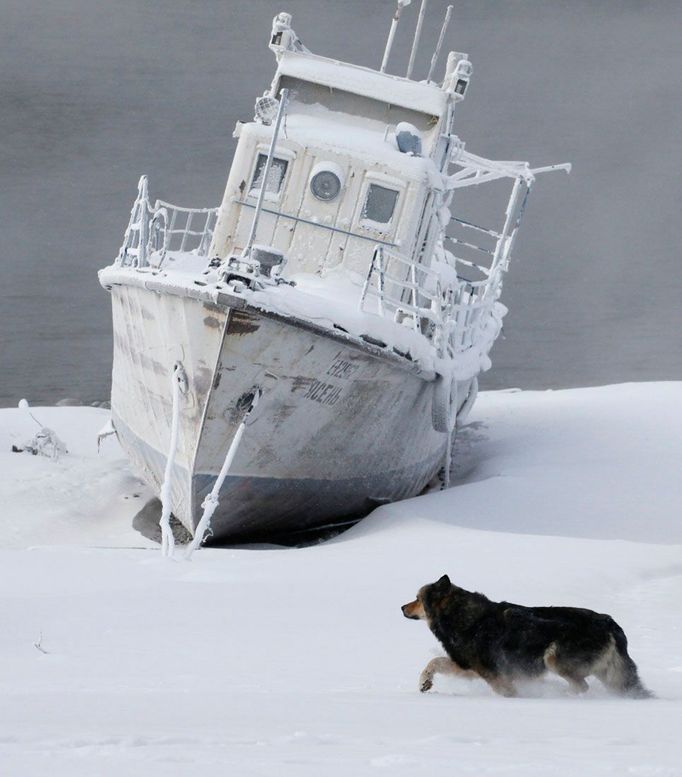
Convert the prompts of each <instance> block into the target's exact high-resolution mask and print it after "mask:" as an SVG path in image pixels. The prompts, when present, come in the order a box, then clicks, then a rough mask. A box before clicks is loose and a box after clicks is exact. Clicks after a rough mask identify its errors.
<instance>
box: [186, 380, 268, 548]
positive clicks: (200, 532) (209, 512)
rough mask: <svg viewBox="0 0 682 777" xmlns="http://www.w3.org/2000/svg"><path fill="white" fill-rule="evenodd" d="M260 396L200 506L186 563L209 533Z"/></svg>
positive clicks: (256, 392)
mask: <svg viewBox="0 0 682 777" xmlns="http://www.w3.org/2000/svg"><path fill="white" fill-rule="evenodd" d="M260 395H261V390H260V389H259V388H258V389H256V391H255V392H254V395H253V399H252V400H251V404H250V405H249V407H248V408H247V410H246V413H245V414H244V418H242V422H241V423H240V424H239V427H238V428H237V431H236V432H235V435H234V437H233V438H232V442H231V443H230V447H229V448H228V450H227V454H226V455H225V461H223V466H222V467H221V468H220V473H219V474H218V477H217V478H216V480H215V483H214V484H213V488H212V489H211V492H210V493H209V494H208V496H207V497H206V498H205V499H204V501H203V502H202V503H201V506H202V508H203V510H204V511H203V513H202V515H201V520H200V521H199V524H198V525H197V528H196V531H195V532H194V537H193V538H192V541H191V542H190V543H189V545H188V546H187V552H186V554H185V559H186V560H187V561H189V560H190V559H191V558H192V554H193V553H194V551H195V550H196V549H197V548H198V547H199V546H200V545H202V544H203V542H204V539H205V538H206V536H207V535H208V534H209V533H210V531H211V519H212V518H213V513H214V512H215V511H216V509H217V508H218V505H219V504H220V500H219V496H220V490H221V488H222V487H223V483H224V482H225V478H226V477H227V473H228V472H229V471H230V467H231V466H232V462H233V461H234V457H235V456H236V455H237V448H239V443H240V442H241V439H242V437H243V436H244V430H245V429H246V421H247V419H248V417H249V415H250V414H251V412H252V410H253V409H254V408H255V407H256V405H257V404H258V400H259V399H260Z"/></svg>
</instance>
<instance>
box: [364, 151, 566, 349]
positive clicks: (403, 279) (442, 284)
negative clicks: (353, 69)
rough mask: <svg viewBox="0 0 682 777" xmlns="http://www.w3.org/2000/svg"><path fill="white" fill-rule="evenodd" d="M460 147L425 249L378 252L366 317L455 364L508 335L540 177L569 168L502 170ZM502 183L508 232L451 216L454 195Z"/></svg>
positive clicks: (367, 286)
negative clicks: (516, 268) (508, 297)
mask: <svg viewBox="0 0 682 777" xmlns="http://www.w3.org/2000/svg"><path fill="white" fill-rule="evenodd" d="M453 141H455V142H453V147H454V153H453V155H452V158H451V165H452V166H454V168H455V171H454V172H453V173H451V174H450V175H447V176H444V181H443V183H444V187H443V190H442V191H439V192H437V194H436V197H437V201H436V202H434V207H433V215H432V217H431V222H430V225H428V226H427V227H426V229H425V232H424V239H423V240H422V239H421V237H420V240H419V241H418V242H419V245H421V246H422V248H421V252H418V253H417V254H416V255H415V257H414V258H408V257H405V256H402V255H400V254H398V253H396V252H394V251H393V250H389V249H387V248H385V247H384V246H381V245H377V247H376V248H375V251H374V255H373V257H372V261H371V263H370V267H369V271H368V273H367V277H366V279H365V283H364V285H363V289H362V294H361V298H360V309H361V310H362V311H363V312H366V313H375V314H377V315H380V316H384V317H388V318H391V319H392V320H394V321H395V322H396V323H399V324H403V325H407V326H410V327H412V328H413V329H414V330H415V331H417V332H420V333H421V334H423V335H424V336H425V337H427V338H428V339H429V340H430V341H431V342H432V343H433V345H434V347H435V348H436V350H437V352H438V354H439V356H441V357H445V356H449V357H451V358H454V357H455V356H456V355H457V354H459V353H463V352H465V351H471V350H475V351H478V352H479V355H480V356H481V357H487V353H488V351H489V350H490V347H491V346H492V344H493V342H494V340H495V338H496V337H497V334H498V333H499V330H500V328H501V319H502V315H503V313H504V309H503V308H502V306H500V305H498V300H499V298H500V295H501V293H502V282H503V277H504V274H505V272H506V271H507V269H508V268H509V261H510V259H511V253H512V248H513V245H514V241H515V238H516V235H517V232H518V229H519V226H520V224H521V219H522V217H523V214H524V211H525V207H526V202H527V200H528V194H529V193H530V189H531V186H532V184H533V181H534V179H535V175H536V174H537V173H540V172H546V171H550V170H565V171H569V170H570V165H551V166H548V167H542V168H535V169H531V168H530V167H529V165H528V164H527V163H525V162H497V161H494V160H489V159H484V158H483V157H478V156H475V155H473V154H469V153H468V152H465V151H464V146H463V144H460V143H459V142H458V141H457V140H456V138H454V136H453ZM500 179H511V180H512V181H513V184H512V189H511V194H510V195H509V199H508V201H507V205H506V208H505V211H504V223H503V226H502V227H501V229H493V228H490V227H485V226H481V225H478V224H475V223H473V222H472V221H468V220H466V219H463V218H459V217H457V216H451V215H450V213H449V210H448V208H449V206H450V202H451V200H452V196H453V193H454V191H455V190H457V189H461V188H465V187H468V186H476V185H479V184H482V183H486V182H489V181H494V180H500ZM444 214H446V215H444ZM446 226H447V227H448V228H449V230H450V234H448V233H447V232H446ZM420 235H421V233H420ZM428 235H432V236H433V240H432V241H431V240H429V239H428ZM428 246H433V248H432V249H429V248H428ZM484 361H485V358H484Z"/></svg>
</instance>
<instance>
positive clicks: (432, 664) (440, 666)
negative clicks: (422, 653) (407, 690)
mask: <svg viewBox="0 0 682 777" xmlns="http://www.w3.org/2000/svg"><path fill="white" fill-rule="evenodd" d="M436 674H451V675H456V676H457V677H476V676H477V675H476V672H472V671H471V670H470V669H462V667H461V666H459V664H456V663H455V662H454V661H453V660H452V659H450V658H448V657H447V656H439V657H438V658H432V659H431V660H430V661H429V663H428V664H427V665H426V666H425V667H424V670H423V671H422V673H421V674H420V675H419V690H420V691H421V692H422V693H425V692H426V691H428V690H430V689H431V687H432V686H433V676H434V675H436Z"/></svg>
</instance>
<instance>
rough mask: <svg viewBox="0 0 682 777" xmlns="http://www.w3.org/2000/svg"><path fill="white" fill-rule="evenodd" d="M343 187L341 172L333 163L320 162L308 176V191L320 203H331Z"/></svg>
mask: <svg viewBox="0 0 682 777" xmlns="http://www.w3.org/2000/svg"><path fill="white" fill-rule="evenodd" d="M342 186H343V171H342V170H341V168H340V167H339V166H338V165H335V164H334V163H333V162H320V163H319V164H316V165H315V167H313V170H312V173H311V174H310V191H311V192H312V193H313V196H314V197H316V198H317V199H318V200H322V202H331V201H332V200H335V199H336V198H337V197H338V196H339V192H340V191H341V187H342Z"/></svg>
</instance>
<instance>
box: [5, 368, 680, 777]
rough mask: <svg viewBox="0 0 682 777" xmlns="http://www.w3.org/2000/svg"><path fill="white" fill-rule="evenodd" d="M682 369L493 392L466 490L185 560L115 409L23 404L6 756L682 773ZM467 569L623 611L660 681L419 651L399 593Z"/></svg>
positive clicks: (50, 763) (11, 425) (543, 594)
mask: <svg viewBox="0 0 682 777" xmlns="http://www.w3.org/2000/svg"><path fill="white" fill-rule="evenodd" d="M681 403H682V383H674V382H671V383H650V384H625V385H619V386H607V387H601V388H590V389H574V390H563V391H553V392H526V391H515V392H514V391H503V392H483V393H482V394H481V395H480V397H479V400H478V402H477V404H476V405H475V407H474V409H473V410H472V413H471V416H470V421H469V423H468V424H467V425H466V426H465V427H464V428H463V429H461V430H460V433H459V439H458V442H457V446H456V449H455V470H454V472H453V487H452V488H451V489H450V490H449V491H446V492H433V493H430V494H427V495H425V496H422V497H418V498H416V499H411V500H407V501H405V502H402V503H399V504H395V505H389V506H385V507H381V508H380V509H378V510H377V511H375V512H374V513H373V514H372V516H370V517H369V518H367V519H366V520H364V521H363V522H362V523H360V524H359V525H358V526H356V527H355V528H354V529H351V530H350V531H348V532H346V533H345V534H342V535H340V536H339V537H337V538H336V539H335V540H333V541H330V542H326V543H324V544H319V545H314V546H311V547H307V548H289V549H283V548H275V547H269V548H268V547H262V546H261V547H251V548H248V547H242V548H231V549H219V548H205V549H202V551H201V552H200V553H197V554H195V555H194V557H193V560H192V561H191V562H184V561H176V562H175V563H171V562H169V561H168V560H167V559H164V558H162V557H161V554H160V553H159V550H158V546H156V545H154V544H153V543H151V542H149V541H148V540H145V539H144V538H143V537H141V536H139V535H138V534H136V533H135V532H134V531H133V530H132V529H131V518H132V515H133V514H134V513H135V512H136V510H137V509H138V507H140V506H141V505H142V503H143V502H144V500H145V499H146V498H148V497H149V496H150V494H149V492H148V491H146V490H145V489H144V488H143V487H142V486H141V485H140V484H139V482H138V481H137V480H136V479H135V478H134V477H133V475H132V474H131V473H130V471H129V469H128V467H127V465H126V463H125V461H124V460H123V458H122V454H121V452H120V450H119V449H118V448H117V443H116V441H115V439H114V438H109V439H108V440H107V441H106V443H105V444H104V445H103V446H102V452H101V453H100V454H99V455H98V454H97V443H96V436H97V432H98V430H99V429H101V427H102V426H103V425H104V423H105V422H106V420H107V418H108V413H107V411H105V410H103V409H95V408H78V407H60V408H37V409H35V410H34V411H33V412H34V413H35V414H36V417H38V418H40V420H41V422H42V423H45V424H47V425H49V426H50V428H53V429H54V430H55V431H56V432H57V433H58V434H59V435H60V437H62V439H63V440H64V441H65V443H66V444H67V446H68V448H69V451H70V453H69V455H68V456H64V457H63V458H62V459H60V460H58V461H56V462H55V461H52V460H49V459H46V458H43V457H38V456H19V455H16V454H12V453H11V452H10V447H11V445H12V444H13V443H14V442H16V440H18V439H23V438H24V437H25V436H26V435H27V432H32V431H33V427H34V423H33V421H32V420H31V419H30V418H28V417H27V415H26V414H25V412H23V411H21V410H19V409H8V410H0V439H1V440H2V445H1V446H0V464H1V465H2V468H3V477H2V479H1V480H0V499H1V500H2V505H3V511H2V513H1V514H0V515H1V517H0V521H1V522H2V529H3V531H2V533H1V534H0V545H1V546H2V547H1V548H0V606H1V608H2V623H3V625H2V630H0V651H1V655H2V663H3V671H2V675H1V678H0V691H1V693H2V705H0V764H2V767H1V768H2V774H3V775H9V776H10V777H33V776H34V775H36V776H37V775H44V774H50V775H52V776H53V777H86V775H87V777H91V775H93V774H96V775H98V777H99V776H100V775H103V776H104V777H108V776H109V775H111V776H112V777H113V776H114V775H115V777H121V775H125V777H137V776H138V775H140V776H142V775H144V777H156V775H158V776H159V777H176V775H177V776H178V777H179V776H180V775H183V776H184V775H187V774H201V775H213V774H234V775H273V774H277V775H284V776H285V777H288V776H289V775H291V777H308V776H310V777H313V776H314V777H319V775H320V774H321V773H322V774H325V775H329V777H337V776H338V777H341V776H342V775H343V777H346V776H347V775H361V776H362V775H373V774H376V773H384V774H395V775H401V774H405V775H407V774H409V775H418V776H421V775H424V777H427V776H428V777H431V776H432V775H452V774H455V775H460V774H461V775H469V774H471V775H477V776H478V775H483V776H484V777H485V776H486V775H499V774H505V775H511V777H534V776H535V775H537V777H547V775H552V777H555V776H557V777H575V776H576V775H581V777H614V775H619V776H620V775H666V776H667V777H675V776H676V777H679V775H681V774H682V743H681V742H680V737H679V721H680V719H681V717H682V716H681V713H682V671H681V667H682V630H681V629H680V625H679V614H680V607H681V605H682V523H681V522H680V520H679V515H680V504H682V484H681V482H680V478H679V463H680V461H681V460H682V415H681V414H680V412H679V408H680V405H681ZM445 572H447V573H448V574H449V575H450V577H451V578H452V579H453V581H455V582H457V583H458V584H460V585H462V586H464V587H466V588H469V589H474V590H480V591H482V592H483V593H485V594H487V595H488V596H490V597H491V598H494V599H502V598H505V599H508V600H511V601H518V602H521V603H525V604H547V603H552V604H567V605H578V606H586V607H591V608H593V609H596V610H599V611H601V612H608V613H610V614H612V615H613V616H614V618H615V619H616V620H617V621H618V622H619V623H620V624H621V625H622V626H623V628H624V629H625V631H626V633H627V635H628V639H629V649H630V652H631V654H632V656H633V658H634V659H635V660H636V661H637V663H638V665H639V669H640V673H641V676H642V678H643V681H644V682H645V683H646V685H647V686H649V687H650V688H651V689H652V690H653V691H654V692H655V693H656V694H657V696H658V698H657V699H655V700H651V701H633V700H623V699H618V698H614V697H612V696H609V695H608V694H607V693H606V691H604V689H603V688H601V687H600V686H599V683H598V682H597V681H596V680H592V681H591V685H592V688H591V690H590V691H589V692H588V693H587V694H586V695H585V696H584V697H582V698H571V697H569V696H567V695H566V694H565V689H564V687H565V684H564V683H563V681H561V680H559V679H558V678H547V679H546V680H544V681H542V682H538V683H534V684H532V685H529V686H527V687H524V688H523V696H522V697H521V698H518V699H503V698H501V697H497V696H494V695H493V694H492V692H491V691H490V689H489V688H488V687H487V686H486V685H485V684H484V683H483V682H480V681H471V682H468V681H464V680H457V679H454V678H445V677H438V678H436V682H435V684H434V689H433V690H432V691H431V692H429V693H427V694H420V693H419V692H418V690H417V681H418V677H419V673H420V671H421V670H422V669H423V667H424V666H425V665H426V663H427V662H428V661H429V660H430V659H431V658H432V657H434V656H436V655H439V654H440V653H441V651H440V648H439V646H438V644H437V643H436V640H435V639H434V637H433V636H432V635H431V634H430V633H429V631H428V629H427V628H426V626H425V625H424V624H423V623H418V622H414V621H408V620H406V619H404V618H403V617H402V615H401V613H400V609H399V608H400V605H401V604H403V603H405V602H407V601H409V600H410V599H412V598H413V596H414V593H415V592H416V589H417V588H418V587H419V586H420V585H421V584H423V583H425V582H427V581H432V580H435V579H437V578H438V577H440V575H441V574H443V573H445Z"/></svg>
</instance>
